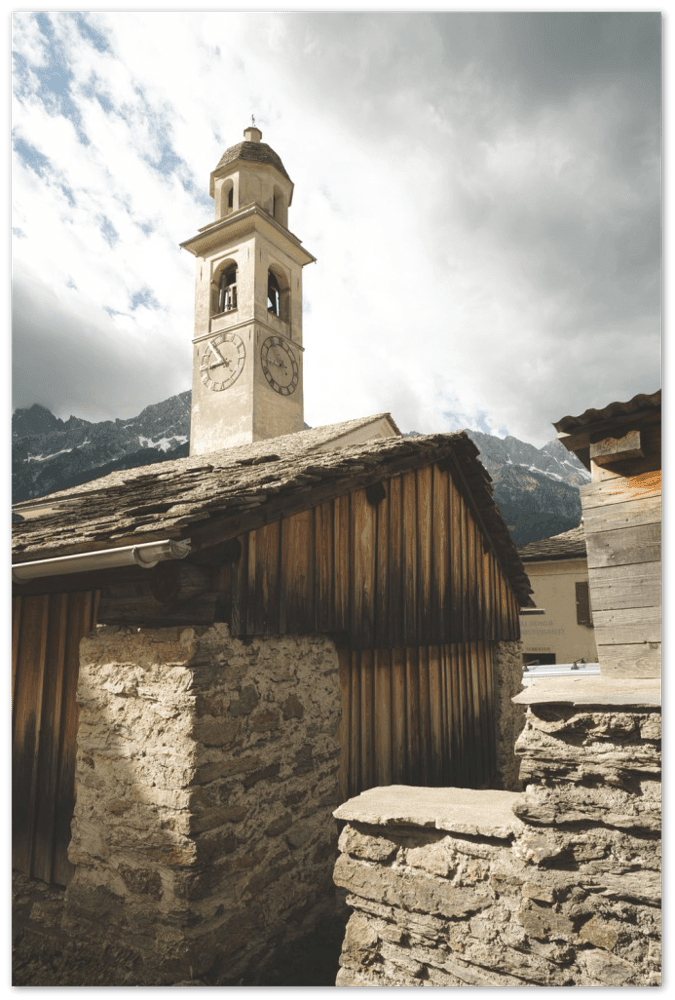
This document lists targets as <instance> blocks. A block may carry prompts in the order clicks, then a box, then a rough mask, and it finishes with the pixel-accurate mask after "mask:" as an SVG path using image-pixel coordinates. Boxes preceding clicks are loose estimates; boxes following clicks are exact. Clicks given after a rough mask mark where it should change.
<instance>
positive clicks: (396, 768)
mask: <svg viewBox="0 0 675 1000" xmlns="http://www.w3.org/2000/svg"><path fill="white" fill-rule="evenodd" d="M340 674H341V685H342V701H343V712H344V714H343V719H342V746H343V752H342V759H341V768H340V791H341V795H342V797H343V798H344V799H346V798H349V797H350V796H352V795H356V794H358V793H359V792H361V791H363V790H364V789H366V788H372V787H374V786H376V785H391V784H404V785H427V786H431V787H440V786H443V785H456V786H461V787H465V788H482V787H489V786H490V785H491V784H492V783H493V782H494V779H495V766H496V765H495V732H494V730H495V718H494V713H495V706H494V682H493V666H492V649H491V645H490V644H489V643H486V642H472V643H466V644H464V643H454V644H453V643H446V644H443V645H432V646H413V647H407V648H405V647H397V648H394V649H348V648H347V647H345V648H344V649H343V650H342V651H341V663H340Z"/></svg>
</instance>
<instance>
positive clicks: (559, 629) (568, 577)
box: [518, 524, 598, 666]
mask: <svg viewBox="0 0 675 1000" xmlns="http://www.w3.org/2000/svg"><path fill="white" fill-rule="evenodd" d="M518 554H519V555H520V558H521V559H522V560H523V564H524V565H525V568H526V569H527V575H528V577H529V579H530V583H531V585H532V600H533V601H534V603H535V605H536V606H537V608H538V609H539V610H541V612H542V614H540V615H532V614H528V615H525V616H523V618H522V619H521V624H520V629H521V639H522V642H523V663H524V665H525V666H528V665H530V664H531V665H534V664H541V665H546V664H548V665H554V664H561V663H567V664H573V663H579V662H581V661H584V662H586V663H596V662H597V655H598V654H597V650H596V648H595V636H594V631H593V616H592V614H591V603H590V596H589V590H588V562H587V559H586V540H585V535H584V529H583V525H581V524H580V525H578V526H577V527H576V528H572V529H571V530H570V531H563V532H562V533H561V534H559V535H553V536H552V537H551V538H543V539H541V540H540V541H537V542H530V543H529V544H528V545H524V546H522V548H520V549H518Z"/></svg>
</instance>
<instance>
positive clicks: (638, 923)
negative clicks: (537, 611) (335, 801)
mask: <svg viewBox="0 0 675 1000" xmlns="http://www.w3.org/2000/svg"><path fill="white" fill-rule="evenodd" d="M562 680H563V681H565V680H566V679H562ZM599 681H600V679H599V678H598V682H599ZM540 683H541V682H540ZM567 683H568V684H569V681H567ZM533 687H534V686H533ZM635 695H636V693H635V691H634V690H633V691H630V690H628V689H626V690H624V691H623V692H619V694H618V696H612V698H609V697H608V695H607V692H604V699H605V702H607V701H609V702H610V703H609V704H607V703H605V704H602V703H601V702H602V697H601V695H600V694H598V693H597V692H595V693H593V692H591V693H588V692H586V694H584V692H583V691H581V690H580V689H577V691H576V692H575V694H574V697H572V698H566V697H564V696H562V695H561V694H560V692H559V691H558V692H557V693H556V692H553V694H552V695H551V696H550V697H548V696H546V695H545V694H541V693H540V692H533V691H531V690H529V689H528V690H526V692H523V694H521V695H520V696H519V699H520V700H521V702H522V703H525V704H528V712H527V722H526V726H525V729H524V730H523V732H522V734H521V736H520V738H519V741H518V747H517V749H518V753H519V755H520V756H521V758H522V770H521V775H522V777H523V778H524V780H525V781H526V783H527V788H526V791H525V793H524V794H522V795H518V794H517V793H512V792H497V791H473V790H470V789H420V788H408V787H403V786H390V787H388V788H379V789H377V788H376V789H370V790H369V791H367V792H364V793H363V794H362V795H360V796H358V797H357V798H355V799H351V800H350V801H349V802H347V803H344V804H343V805H342V806H341V807H340V808H339V809H338V810H337V811H336V814H335V815H336V816H337V817H338V818H339V819H342V820H344V821H346V822H347V825H346V826H345V828H344V829H343V831H342V834H341V837H340V851H341V855H340V857H339V859H338V863H337V865H336V869H335V881H336V884H337V885H339V886H341V887H343V888H344V889H346V890H347V891H348V893H349V895H348V896H347V903H348V905H349V906H350V907H352V909H353V913H352V916H351V917H350V920H349V923H348V926H347V933H346V937H345V943H344V947H343V952H342V957H341V969H340V972H339V974H338V978H337V985H338V986H375V985H377V986H423V985H428V986H523V985H530V986H653V985H658V984H659V983H660V941H661V922H660V904H661V891H660V846H661V841H660V817H661V809H660V785H659V778H660V709H659V708H658V707H657V703H656V700H655V699H654V698H652V697H651V696H650V695H648V694H647V695H645V697H644V698H642V699H640V698H637V700H638V702H640V701H641V703H639V704H637V705H636V704H631V699H632V700H633V702H634V701H635V700H636V697H635ZM540 699H541V700H540ZM556 699H557V700H556Z"/></svg>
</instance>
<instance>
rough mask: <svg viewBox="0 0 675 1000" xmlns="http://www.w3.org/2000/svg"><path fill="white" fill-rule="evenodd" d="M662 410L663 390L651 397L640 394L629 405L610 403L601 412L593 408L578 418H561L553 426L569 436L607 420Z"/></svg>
mask: <svg viewBox="0 0 675 1000" xmlns="http://www.w3.org/2000/svg"><path fill="white" fill-rule="evenodd" d="M660 409H661V390H660V389H659V390H658V391H657V392H653V393H652V394H651V395H645V394H644V393H640V394H639V395H637V396H633V398H632V399H629V400H628V402H627V403H619V402H614V403H608V404H607V406H604V407H603V408H602V409H601V410H595V409H593V407H591V408H589V409H588V410H584V412H583V413H581V414H580V415H579V416H578V417H571V416H567V417H561V418H560V420H558V421H557V422H556V423H554V424H553V426H554V427H555V429H556V430H557V431H560V432H562V433H566V434H569V433H571V432H573V431H577V430H581V429H583V428H587V427H591V425H593V424H598V423H604V422H605V421H607V420H615V419H616V418H617V417H629V416H632V414H634V413H640V412H642V411H645V410H660Z"/></svg>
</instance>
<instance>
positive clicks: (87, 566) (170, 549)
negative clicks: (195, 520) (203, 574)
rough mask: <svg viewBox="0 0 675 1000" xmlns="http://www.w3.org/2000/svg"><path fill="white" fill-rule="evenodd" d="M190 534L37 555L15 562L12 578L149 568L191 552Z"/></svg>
mask: <svg viewBox="0 0 675 1000" xmlns="http://www.w3.org/2000/svg"><path fill="white" fill-rule="evenodd" d="M191 548H192V543H191V542H190V539H189V538H185V539H182V540H180V541H174V540H173V539H166V541H162V542H145V543H143V544H142V545H126V546H124V548H119V549H102V550H101V551H99V552H80V553H78V554H77V555H73V556H61V557H57V558H56V559H38V560H36V561H35V562H25V563H14V565H13V566H12V582H13V583H25V582H26V581H28V580H35V579H37V578H38V577H42V576H65V575H67V574H69V573H86V572H89V571H91V570H99V569H113V568H115V567H116V566H133V565H134V564H135V565H136V566H141V567H142V568H143V569H152V567H153V566H156V565H157V563H159V562H167V561H169V560H172V559H185V557H186V556H187V555H189V554H190V550H191Z"/></svg>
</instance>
